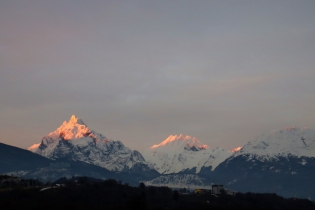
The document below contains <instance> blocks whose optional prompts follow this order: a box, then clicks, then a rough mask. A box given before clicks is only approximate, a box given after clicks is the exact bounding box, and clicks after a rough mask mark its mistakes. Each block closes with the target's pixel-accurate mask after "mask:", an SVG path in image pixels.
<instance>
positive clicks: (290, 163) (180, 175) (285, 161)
mask: <svg viewBox="0 0 315 210" xmlns="http://www.w3.org/2000/svg"><path fill="white" fill-rule="evenodd" d="M29 150H31V151H32V152H30V151H25V150H22V149H19V148H15V147H11V146H9V145H4V144H0V158H1V160H0V173H7V174H8V173H10V174H15V175H20V176H25V177H31V178H35V177H40V178H42V179H44V180H49V181H54V180H56V179H58V178H60V177H62V176H66V177H69V176H73V175H89V176H92V177H96V178H116V179H118V180H123V181H126V182H129V183H131V184H135V185H136V184H137V183H139V181H144V182H145V183H146V184H148V185H157V186H160V185H168V186H173V187H176V186H177V187H183V186H184V187H185V186H190V187H194V188H198V187H201V188H202V187H206V186H211V185H212V184H223V185H224V186H225V187H227V188H229V189H232V190H235V191H240V192H247V191H252V192H270V193H278V194H280V195H283V196H287V197H290V196H291V197H292V196H296V197H303V198H310V199H315V131H314V130H312V129H308V128H294V127H288V128H286V129H280V130H275V131H271V132H269V133H264V134H263V135H261V136H259V137H257V138H256V139H254V140H252V141H249V142H248V143H247V144H245V145H244V146H243V147H239V148H236V149H235V150H233V151H232V152H229V151H226V150H224V149H222V148H211V147H210V146H208V145H205V144H202V143H201V141H200V140H198V139H197V138H194V137H190V136H184V135H182V134H180V135H170V136H169V137H168V138H166V139H165V140H164V141H162V142H161V143H158V144H156V145H153V146H152V147H150V148H148V149H147V150H144V151H142V152H141V153H142V154H141V153H140V152H139V151H136V150H131V149H129V148H128V147H126V146H124V144H123V143H122V142H121V141H115V140H111V139H108V138H106V137H105V136H104V135H102V134H100V133H97V132H95V131H93V130H91V129H90V128H88V126H87V125H86V124H85V123H84V122H83V120H82V119H80V118H78V117H76V116H74V115H73V116H71V118H70V120H69V121H68V122H66V121H65V122H64V123H63V124H62V125H61V126H60V127H59V128H57V129H56V130H55V131H53V132H51V133H49V134H48V135H46V136H44V137H43V138H42V141H41V142H40V143H38V144H35V145H33V146H31V147H30V148H29Z"/></svg>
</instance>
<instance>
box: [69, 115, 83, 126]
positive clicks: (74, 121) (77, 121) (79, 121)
mask: <svg viewBox="0 0 315 210" xmlns="http://www.w3.org/2000/svg"><path fill="white" fill-rule="evenodd" d="M69 123H70V124H81V125H85V124H84V122H83V121H82V119H80V118H78V117H77V116H75V115H72V116H71V118H70V120H69Z"/></svg>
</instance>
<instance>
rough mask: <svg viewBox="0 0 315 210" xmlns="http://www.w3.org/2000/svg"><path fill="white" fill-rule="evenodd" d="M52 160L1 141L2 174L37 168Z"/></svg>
mask: <svg viewBox="0 0 315 210" xmlns="http://www.w3.org/2000/svg"><path fill="white" fill-rule="evenodd" d="M51 162H52V161H51V160H49V159H47V158H45V157H42V156H40V155H38V154H34V153H32V152H30V151H27V150H24V149H20V148H17V147H13V146H9V145H6V144H3V143H0V174H3V173H7V172H13V171H21V170H35V169H37V168H41V167H45V166H47V165H49V164H50V163H51Z"/></svg>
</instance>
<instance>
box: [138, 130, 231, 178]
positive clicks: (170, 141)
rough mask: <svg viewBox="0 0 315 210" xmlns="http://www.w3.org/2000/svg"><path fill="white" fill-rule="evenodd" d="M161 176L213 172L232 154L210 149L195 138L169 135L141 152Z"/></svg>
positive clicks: (220, 149)
mask: <svg viewBox="0 0 315 210" xmlns="http://www.w3.org/2000/svg"><path fill="white" fill-rule="evenodd" d="M142 154H143V156H144V157H145V159H146V160H147V161H148V162H150V163H152V164H153V165H154V167H155V169H156V170H157V171H158V172H160V173H161V174H172V173H199V172H200V170H201V169H202V170H210V171H212V170H214V169H215V168H216V167H217V166H218V165H219V164H220V163H221V162H223V161H224V160H225V159H226V158H227V157H229V156H230V155H231V154H232V153H229V152H227V151H225V150H224V149H222V148H215V149H211V148H209V146H208V145H203V144H201V143H200V141H199V140H198V139H196V138H192V137H190V136H183V135H182V134H180V135H179V136H177V135H175V136H173V135H171V136H169V137H168V138H167V139H166V140H164V141H163V142H161V143H160V144H158V145H153V146H152V147H150V148H149V149H147V150H145V151H143V152H142Z"/></svg>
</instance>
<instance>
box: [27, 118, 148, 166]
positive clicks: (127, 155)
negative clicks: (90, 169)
mask: <svg viewBox="0 0 315 210" xmlns="http://www.w3.org/2000/svg"><path fill="white" fill-rule="evenodd" d="M36 146H37V145H35V146H34V145H33V146H31V147H30V148H29V150H31V151H34V150H35V151H34V152H35V153H37V154H39V155H42V156H44V157H47V158H50V159H58V158H68V159H72V160H79V161H83V162H86V163H90V164H94V165H97V166H101V167H103V168H106V169H108V170H111V171H123V170H126V169H130V168H132V167H134V166H135V165H137V164H138V166H139V164H140V165H141V166H143V167H144V168H146V169H147V170H150V169H151V168H152V166H149V165H148V163H147V162H146V161H145V160H144V158H143V157H142V155H141V154H140V153H139V152H138V151H136V150H134V151H132V150H130V149H129V148H128V147H125V146H124V144H123V143H122V142H120V141H114V140H109V139H107V138H106V137H105V136H103V135H102V134H99V133H96V132H95V131H93V130H90V129H89V128H88V127H87V126H86V124H84V122H83V121H82V120H81V119H80V118H77V117H76V116H74V115H72V116H71V118H70V120H69V122H66V121H65V122H64V123H63V124H62V125H61V126H60V127H59V128H57V130H55V131H54V132H51V133H49V134H48V135H47V136H44V137H43V139H42V141H41V143H40V145H39V146H38V148H37V149H36Z"/></svg>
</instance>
